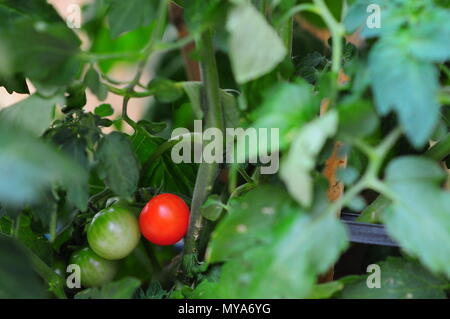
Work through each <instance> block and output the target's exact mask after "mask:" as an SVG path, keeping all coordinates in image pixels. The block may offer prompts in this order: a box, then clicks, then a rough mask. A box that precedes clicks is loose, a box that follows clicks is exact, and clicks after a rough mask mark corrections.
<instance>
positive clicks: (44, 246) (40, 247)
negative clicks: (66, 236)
mask: <svg viewBox="0 0 450 319" xmlns="http://www.w3.org/2000/svg"><path fill="white" fill-rule="evenodd" d="M17 221H18V222H19V227H18V232H17V239H18V240H19V242H21V243H22V244H23V245H25V246H26V247H27V248H28V249H30V250H31V251H32V252H33V253H34V254H35V255H36V256H37V257H39V258H40V259H41V260H42V261H43V262H45V263H46V264H47V265H52V264H53V255H52V248H51V246H50V243H49V241H48V240H47V239H45V238H44V237H43V236H42V235H38V234H36V233H35V232H33V230H32V229H31V218H30V217H29V216H27V215H24V214H22V215H20V217H19V218H18V219H17Z"/></svg>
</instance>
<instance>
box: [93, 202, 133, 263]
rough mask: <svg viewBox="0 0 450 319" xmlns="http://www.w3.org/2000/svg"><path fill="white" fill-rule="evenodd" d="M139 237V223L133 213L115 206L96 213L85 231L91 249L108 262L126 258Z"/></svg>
mask: <svg viewBox="0 0 450 319" xmlns="http://www.w3.org/2000/svg"><path fill="white" fill-rule="evenodd" d="M140 237H141V234H140V232H139V223H138V220H137V218H136V217H135V215H134V214H133V212H131V211H130V209H127V208H126V207H123V206H117V205H113V206H110V207H107V208H105V209H103V210H101V211H100V212H98V213H97V214H96V215H95V216H94V219H93V220H92V222H91V224H90V225H89V228H88V231H87V239H88V243H89V246H90V247H91V249H92V250H93V251H94V252H95V253H96V254H97V255H99V256H100V257H102V258H105V259H108V260H118V259H122V258H125V257H126V256H128V255H129V254H130V253H131V252H132V251H133V249H135V248H136V246H137V245H138V243H139V239H140Z"/></svg>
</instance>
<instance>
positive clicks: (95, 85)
mask: <svg viewBox="0 0 450 319" xmlns="http://www.w3.org/2000/svg"><path fill="white" fill-rule="evenodd" d="M84 83H85V84H86V86H87V87H88V88H89V89H90V90H91V92H92V93H94V94H95V96H97V98H98V99H99V100H100V101H103V100H104V99H106V96H107V95H108V88H107V87H106V86H105V85H104V84H103V83H102V82H101V80H100V76H99V75H98V73H97V71H96V70H95V69H94V68H92V67H91V68H89V70H88V71H87V72H86V75H85V76H84Z"/></svg>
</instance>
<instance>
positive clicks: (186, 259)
mask: <svg viewBox="0 0 450 319" xmlns="http://www.w3.org/2000/svg"><path fill="white" fill-rule="evenodd" d="M200 41H201V43H200V45H199V46H198V47H199V48H200V52H201V61H202V62H201V71H202V82H203V84H204V90H205V93H206V105H205V106H206V107H205V110H206V111H207V113H206V128H209V127H215V128H218V129H220V130H223V114H222V106H221V103H220V95H219V94H220V87H219V75H218V73H217V65H216V58H215V52H214V46H213V36H212V31H210V30H208V31H205V32H204V33H203V34H202V36H201V39H200ZM218 172H219V164H218V163H205V162H203V163H200V166H199V169H198V172H197V178H196V181H195V187H194V193H193V198H192V203H191V213H190V219H189V229H188V232H187V235H186V238H185V244H184V250H183V256H182V262H181V275H182V277H183V279H184V280H185V281H190V280H191V279H192V277H193V276H194V273H195V269H196V266H197V261H198V260H200V258H201V257H202V255H203V253H204V250H205V247H204V246H205V241H204V240H203V239H204V237H205V236H207V234H206V233H205V232H204V226H205V220H204V219H203V217H202V215H201V213H200V207H201V206H202V205H203V203H204V202H205V200H206V199H207V197H208V195H209V194H210V192H211V191H212V188H213V186H214V181H215V179H216V177H217V175H218Z"/></svg>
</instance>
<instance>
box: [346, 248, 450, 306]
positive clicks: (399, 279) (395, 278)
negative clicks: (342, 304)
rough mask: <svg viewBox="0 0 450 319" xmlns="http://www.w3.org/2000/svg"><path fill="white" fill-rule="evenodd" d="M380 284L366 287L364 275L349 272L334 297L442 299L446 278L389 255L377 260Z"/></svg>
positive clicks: (443, 297) (415, 263) (416, 264)
mask: <svg viewBox="0 0 450 319" xmlns="http://www.w3.org/2000/svg"><path fill="white" fill-rule="evenodd" d="M379 266H380V270H381V274H380V280H381V287H380V288H368V286H367V277H368V276H370V274H368V275H362V276H357V277H355V276H352V277H354V278H353V279H352V280H351V281H350V283H348V284H346V283H345V279H346V278H345V277H344V278H343V279H341V280H339V281H342V282H344V285H345V287H344V289H343V290H342V292H340V293H339V295H338V297H339V298H342V299H348V298H351V299H445V298H446V295H445V292H444V290H445V289H446V288H448V287H449V283H448V281H446V280H444V279H442V278H438V277H435V276H433V275H432V274H431V273H430V272H428V271H427V270H426V269H424V268H423V267H421V266H420V264H418V263H417V262H414V261H408V260H404V259H402V258H396V257H389V258H388V259H387V260H386V261H383V262H380V263H379Z"/></svg>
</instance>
